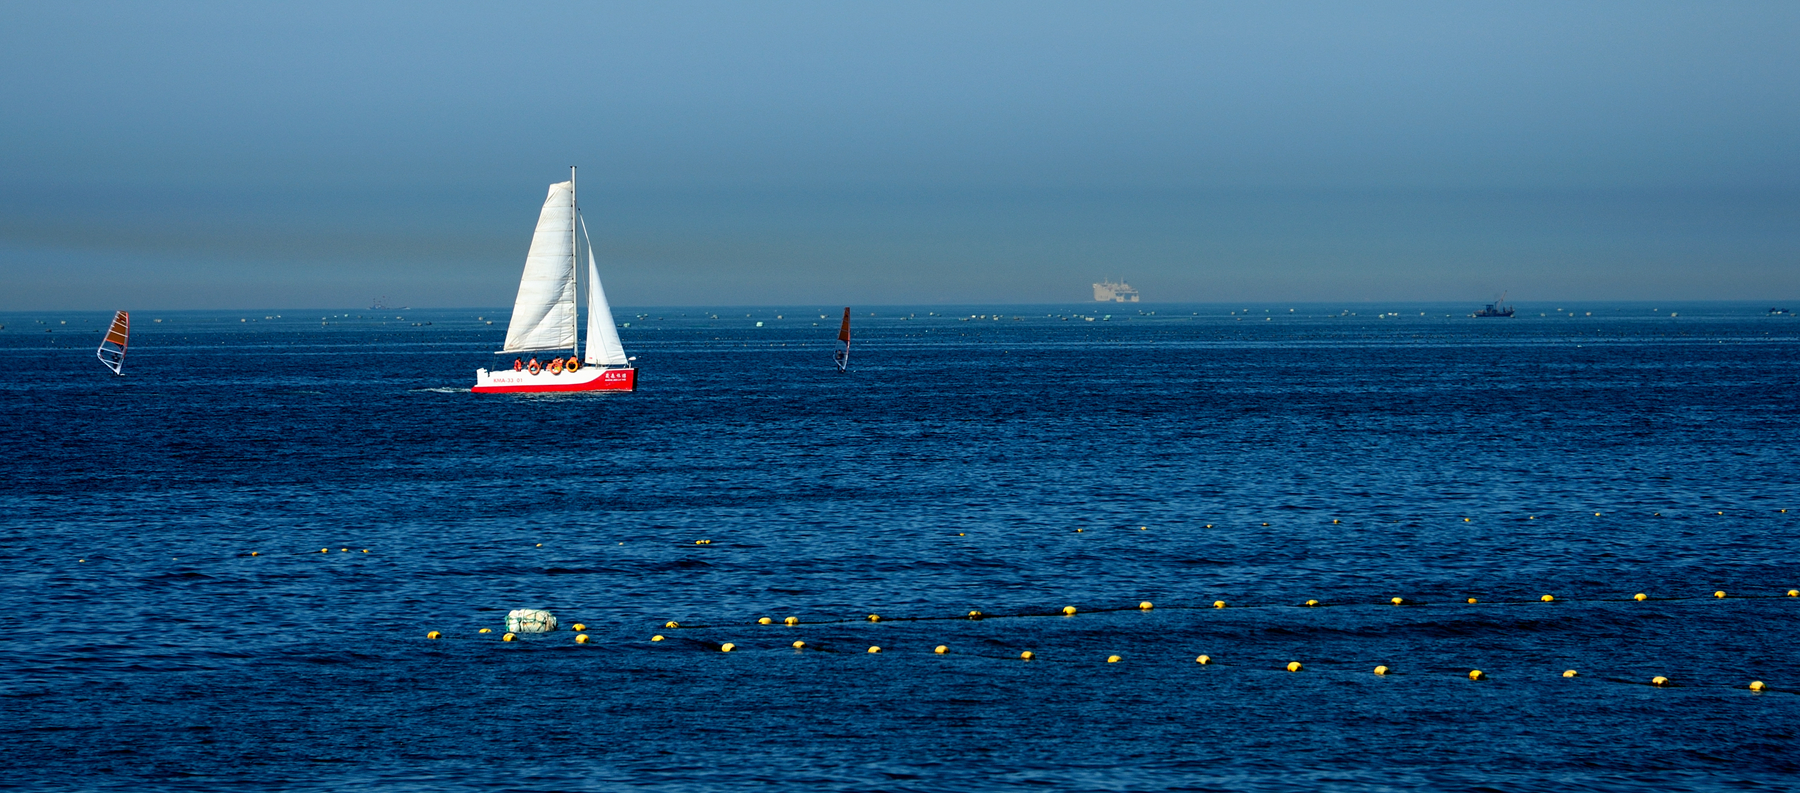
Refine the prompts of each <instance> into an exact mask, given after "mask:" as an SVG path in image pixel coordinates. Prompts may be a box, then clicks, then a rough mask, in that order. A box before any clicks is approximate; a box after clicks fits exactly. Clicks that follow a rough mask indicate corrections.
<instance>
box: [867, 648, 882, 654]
mask: <svg viewBox="0 0 1800 793" xmlns="http://www.w3.org/2000/svg"><path fill="white" fill-rule="evenodd" d="M869 652H872V653H878V652H881V648H880V647H870V648H869Z"/></svg>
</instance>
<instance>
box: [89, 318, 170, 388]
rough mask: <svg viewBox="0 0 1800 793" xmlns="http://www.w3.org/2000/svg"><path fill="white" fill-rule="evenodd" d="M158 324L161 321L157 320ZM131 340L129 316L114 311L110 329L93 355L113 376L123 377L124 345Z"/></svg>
mask: <svg viewBox="0 0 1800 793" xmlns="http://www.w3.org/2000/svg"><path fill="white" fill-rule="evenodd" d="M157 321H158V322H160V321H161V320H157ZM130 340H131V315H130V314H128V313H126V312H123V311H116V312H114V313H113V321H112V327H110V328H107V329H106V336H105V338H102V339H101V340H100V349H99V350H98V351H96V352H95V353H94V355H95V356H96V357H98V358H99V359H100V362H101V363H103V364H106V368H108V369H111V370H112V373H113V374H116V375H118V376H120V377H124V376H125V371H124V369H125V343H126V342H127V341H130Z"/></svg>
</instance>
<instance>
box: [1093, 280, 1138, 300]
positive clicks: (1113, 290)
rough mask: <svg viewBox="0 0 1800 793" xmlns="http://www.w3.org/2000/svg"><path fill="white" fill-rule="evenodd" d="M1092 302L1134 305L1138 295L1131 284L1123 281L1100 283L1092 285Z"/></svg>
mask: <svg viewBox="0 0 1800 793" xmlns="http://www.w3.org/2000/svg"><path fill="white" fill-rule="evenodd" d="M1094 302H1096V303H1136V302H1138V293H1137V290H1136V289H1132V288H1131V284H1128V283H1125V282H1124V281H1101V282H1100V283H1097V284H1094Z"/></svg>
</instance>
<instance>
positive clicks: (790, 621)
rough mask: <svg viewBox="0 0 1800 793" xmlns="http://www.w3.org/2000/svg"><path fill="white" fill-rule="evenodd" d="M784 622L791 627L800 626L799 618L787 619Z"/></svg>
mask: <svg viewBox="0 0 1800 793" xmlns="http://www.w3.org/2000/svg"><path fill="white" fill-rule="evenodd" d="M782 622H784V623H787V624H789V625H799V624H800V618H799V617H788V618H787V619H785V620H782Z"/></svg>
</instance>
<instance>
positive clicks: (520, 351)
mask: <svg viewBox="0 0 1800 793" xmlns="http://www.w3.org/2000/svg"><path fill="white" fill-rule="evenodd" d="M577 231H579V232H580V236H581V237H582V238H586V237H587V224H586V223H584V222H583V221H582V220H581V208H580V205H578V204H577V203H576V201H575V169H574V168H573V167H571V168H569V181H567V182H558V183H556V184H553V185H550V195H549V197H547V198H545V199H544V209H543V212H541V213H540V214H539V215H538V224H537V232H536V233H535V234H534V235H533V236H532V238H531V251H530V252H529V253H527V254H526V256H525V273H524V274H523V275H522V276H520V278H519V296H518V299H517V300H515V301H514V303H513V313H512V323H511V324H510V325H508V326H507V328H506V344H505V346H504V348H503V349H501V350H500V351H499V352H498V353H496V354H498V355H506V354H515V355H516V356H517V357H515V358H513V363H512V368H511V369H510V370H506V369H502V370H500V371H494V372H490V371H488V370H487V369H477V370H475V388H474V390H475V391H476V392H477V393H483V394H505V393H530V392H555V391H635V390H637V369H636V368H634V367H632V365H631V361H632V359H631V358H627V357H625V347H624V345H623V344H622V343H621V342H620V341H619V329H618V327H617V326H616V325H614V324H613V318H612V308H611V307H610V306H608V305H607V303H606V291H605V290H604V289H603V288H601V286H600V272H599V270H598V269H597V268H596V267H595V265H594V243H593V240H592V239H589V240H588V245H587V255H588V257H587V258H588V266H587V281H588V283H587V304H588V317H587V343H588V349H587V356H586V357H585V358H584V357H583V356H582V355H581V344H580V340H579V339H578V338H577V327H576V325H577V323H578V322H579V320H580V314H579V307H578V306H577V305H576V296H577V295H579V294H580V292H581V289H580V287H579V284H578V283H577V275H578V274H579V267H578V266H577V263H578V261H579V260H578V259H577V258H576V256H577V254H578V253H579V251H580V246H579V244H578V240H577V236H576V232H577ZM563 350H568V351H569V357H568V358H566V359H565V358H563V357H562V351H563ZM545 353H554V355H544V357H543V358H542V359H540V357H539V356H540V355H542V354H545ZM527 355H529V356H530V358H529V360H527V358H526V357H525V356H527Z"/></svg>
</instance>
